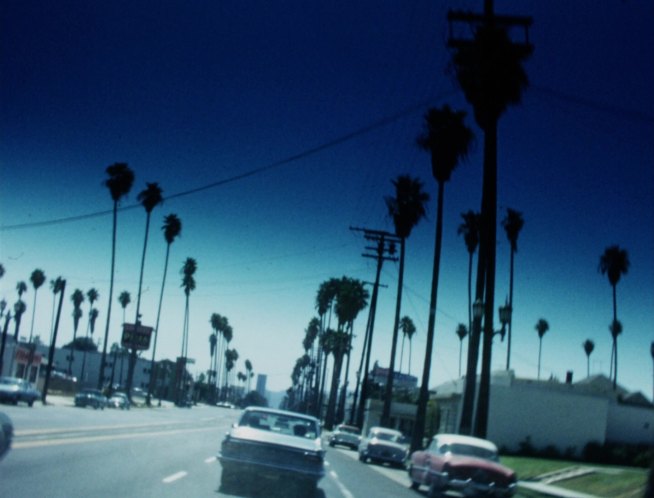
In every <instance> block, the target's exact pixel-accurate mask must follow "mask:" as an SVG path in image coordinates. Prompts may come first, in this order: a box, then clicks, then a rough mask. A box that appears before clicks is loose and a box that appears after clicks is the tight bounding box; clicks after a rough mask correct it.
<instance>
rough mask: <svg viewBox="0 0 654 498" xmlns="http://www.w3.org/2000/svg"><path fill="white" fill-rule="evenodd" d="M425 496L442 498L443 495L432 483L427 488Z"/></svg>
mask: <svg viewBox="0 0 654 498" xmlns="http://www.w3.org/2000/svg"><path fill="white" fill-rule="evenodd" d="M427 496H428V497H429V498H443V496H445V495H444V494H443V491H442V490H441V489H440V488H437V487H436V486H435V485H434V483H433V482H432V483H431V485H430V486H429V492H428V493H427Z"/></svg>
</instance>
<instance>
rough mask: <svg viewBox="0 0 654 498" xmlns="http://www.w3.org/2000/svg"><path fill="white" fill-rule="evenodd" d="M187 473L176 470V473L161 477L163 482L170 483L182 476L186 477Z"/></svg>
mask: <svg viewBox="0 0 654 498" xmlns="http://www.w3.org/2000/svg"><path fill="white" fill-rule="evenodd" d="M187 475H188V472H184V471H181V472H177V473H176V474H172V475H169V476H168V477H165V478H164V479H163V482H164V484H170V483H171V482H175V481H177V480H179V479H182V478H183V477H186V476H187Z"/></svg>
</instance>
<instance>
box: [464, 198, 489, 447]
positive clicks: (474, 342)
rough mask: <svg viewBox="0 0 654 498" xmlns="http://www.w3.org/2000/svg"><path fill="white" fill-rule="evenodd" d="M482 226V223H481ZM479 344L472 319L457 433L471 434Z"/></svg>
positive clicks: (479, 290) (480, 268) (482, 275)
mask: <svg viewBox="0 0 654 498" xmlns="http://www.w3.org/2000/svg"><path fill="white" fill-rule="evenodd" d="M486 195H487V194H486V192H485V191H482V202H481V204H482V206H484V204H485V197H486ZM482 226H483V223H482ZM486 244H487V242H486V235H485V234H484V233H483V231H480V237H479V256H478V258H477V278H476V283H475V301H477V300H479V301H483V299H484V286H485V283H486V249H485V248H486ZM480 342H481V318H475V317H473V320H472V327H471V328H470V331H469V337H468V363H467V366H466V377H465V387H464V392H463V405H462V408H461V421H460V424H459V433H460V434H465V435H471V434H472V424H473V416H474V413H475V393H476V391H477V365H478V363H479V346H480Z"/></svg>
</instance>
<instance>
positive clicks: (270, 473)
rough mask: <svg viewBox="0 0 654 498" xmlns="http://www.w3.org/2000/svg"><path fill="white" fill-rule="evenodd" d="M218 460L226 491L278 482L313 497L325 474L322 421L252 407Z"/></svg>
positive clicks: (243, 417) (223, 444) (282, 411)
mask: <svg viewBox="0 0 654 498" xmlns="http://www.w3.org/2000/svg"><path fill="white" fill-rule="evenodd" d="M218 460H219V461H220V464H221V466H222V477H221V485H222V487H223V488H231V487H234V486H236V485H238V484H241V483H247V484H249V485H261V484H263V481H265V480H275V481H278V482H280V483H283V485H291V484H293V485H294V486H296V488H297V489H296V490H297V491H298V492H299V493H300V495H301V496H310V495H311V494H313V493H315V491H316V488H317V485H318V481H319V480H320V478H321V477H323V475H324V473H325V470H324V460H325V451H324V449H323V447H322V442H321V437H320V423H319V421H318V420H317V419H316V418H314V417H310V416H307V415H302V414H299V413H294V412H289V411H284V410H274V409H270V408H259V407H249V408H246V409H245V410H244V411H243V414H242V415H241V418H240V419H239V421H238V423H236V424H234V426H233V427H232V428H231V430H230V431H229V432H228V433H227V435H226V436H225V439H224V440H223V442H222V445H221V448H220V452H219V454H218ZM264 485H265V484H264Z"/></svg>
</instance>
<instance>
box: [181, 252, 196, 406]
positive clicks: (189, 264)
mask: <svg viewBox="0 0 654 498" xmlns="http://www.w3.org/2000/svg"><path fill="white" fill-rule="evenodd" d="M197 269H198V264H197V261H195V259H193V258H186V260H185V261H184V266H182V269H181V270H180V273H181V274H182V285H181V287H182V288H183V289H184V295H185V296H186V301H185V304H184V324H183V329H182V355H181V357H182V365H183V371H182V375H181V377H180V378H179V379H177V382H176V384H175V385H176V386H177V402H180V401H181V399H182V398H181V396H182V387H183V382H184V376H185V375H184V374H185V372H186V357H187V355H188V332H189V330H188V325H189V297H190V295H191V292H192V291H194V290H195V278H194V277H193V275H195V272H196V271H197Z"/></svg>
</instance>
